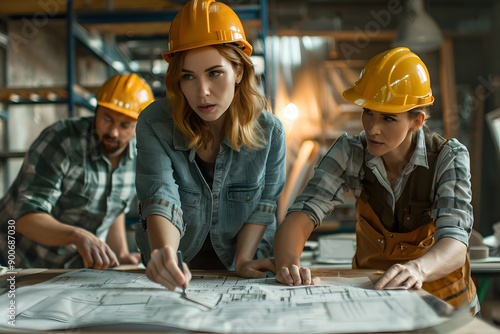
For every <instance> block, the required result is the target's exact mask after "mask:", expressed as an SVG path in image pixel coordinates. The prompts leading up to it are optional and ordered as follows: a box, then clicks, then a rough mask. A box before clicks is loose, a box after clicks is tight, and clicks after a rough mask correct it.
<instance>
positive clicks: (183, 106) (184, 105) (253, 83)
mask: <svg viewBox="0 0 500 334" xmlns="http://www.w3.org/2000/svg"><path fill="white" fill-rule="evenodd" d="M211 47H213V48H215V49H216V50H217V51H218V52H219V53H220V54H221V55H222V56H223V57H225V58H226V59H227V60H229V61H230V62H231V64H232V66H233V69H234V71H235V72H236V73H238V72H239V71H242V72H243V76H242V79H241V81H240V83H239V84H238V85H237V86H236V88H235V93H234V98H233V101H232V102H231V105H230V106H229V108H228V110H227V111H226V113H227V117H226V122H225V134H226V137H227V139H228V141H229V143H230V144H231V147H232V148H233V149H234V150H236V151H239V150H240V148H241V146H242V145H244V146H246V147H248V148H250V149H258V148H261V147H263V146H264V145H265V140H264V139H263V136H262V128H261V126H260V124H259V123H258V122H257V118H258V117H259V116H260V114H261V113H262V111H263V110H264V108H265V107H266V106H267V103H266V100H265V98H264V97H263V96H262V94H261V93H260V92H259V90H258V88H257V79H256V77H255V70H254V67H253V64H252V61H251V60H250V57H248V56H247V55H246V54H245V53H244V52H243V50H242V49H241V48H240V47H239V46H238V45H236V44H221V45H211ZM187 52H188V51H181V52H178V53H176V54H174V55H173V57H172V59H171V61H170V63H169V67H168V70H167V73H166V75H165V86H166V90H167V97H168V99H169V106H167V111H168V112H169V113H170V115H171V116H172V119H173V120H174V123H175V125H176V126H177V128H178V129H179V130H180V131H181V132H182V133H183V134H184V136H185V137H186V138H187V140H188V143H189V147H192V148H194V149H195V150H198V149H199V148H207V146H208V143H210V142H213V140H214V137H213V134H212V132H211V131H210V128H209V127H208V124H207V123H206V122H205V121H204V120H202V119H201V118H200V117H199V116H198V115H197V114H196V113H195V112H194V111H193V110H192V109H191V107H190V106H189V104H188V102H187V101H186V98H185V96H184V94H183V93H182V90H181V87H180V79H181V73H182V68H183V65H184V59H185V57H186V53H187Z"/></svg>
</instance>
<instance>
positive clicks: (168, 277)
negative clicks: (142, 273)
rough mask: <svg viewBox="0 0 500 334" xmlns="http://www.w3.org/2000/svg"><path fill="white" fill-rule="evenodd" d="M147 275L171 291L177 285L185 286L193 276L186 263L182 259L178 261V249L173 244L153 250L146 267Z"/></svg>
mask: <svg viewBox="0 0 500 334" xmlns="http://www.w3.org/2000/svg"><path fill="white" fill-rule="evenodd" d="M181 257H182V256H181ZM181 263H182V265H181ZM146 276H147V277H148V278H149V279H150V280H152V281H153V282H156V283H159V284H161V285H163V286H164V287H166V288H167V289H169V290H171V291H174V290H175V289H176V288H177V287H179V288H181V287H184V288H185V287H186V286H187V285H188V283H189V281H190V280H191V277H192V275H191V272H190V271H189V268H188V266H187V265H186V263H184V262H182V259H181V261H180V263H178V255H177V254H176V250H174V249H173V248H172V247H171V246H163V247H161V248H157V249H155V250H153V251H152V252H151V260H149V262H148V265H147V267H146Z"/></svg>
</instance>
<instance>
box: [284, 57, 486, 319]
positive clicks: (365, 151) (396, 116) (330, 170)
mask: <svg viewBox="0 0 500 334" xmlns="http://www.w3.org/2000/svg"><path fill="white" fill-rule="evenodd" d="M343 95H344V97H345V98H346V99H347V100H348V101H350V102H351V103H354V104H356V105H358V106H360V107H362V108H363V113H362V117H361V120H362V124H363V129H364V131H363V132H362V133H361V134H359V135H357V136H348V135H347V134H344V135H342V136H341V137H339V138H338V139H337V141H336V142H335V143H334V144H333V145H332V147H331V148H330V150H329V151H328V153H327V154H326V155H325V156H324V157H323V158H322V160H321V162H320V164H319V166H318V168H317V169H316V170H315V173H314V176H313V177H312V179H311V180H310V181H309V182H308V184H307V186H306V187H305V189H304V190H303V192H302V193H301V194H300V195H299V196H298V197H297V199H296V200H295V202H294V204H293V205H292V207H291V208H290V209H289V211H288V214H287V216H286V218H285V220H284V221H283V223H282V224H281V225H280V226H279V228H278V231H277V233H276V237H275V245H274V252H275V260H276V269H277V273H276V278H277V280H278V281H280V282H281V283H284V284H294V285H300V284H306V285H307V284H314V279H312V278H311V274H310V271H309V269H307V268H301V267H300V260H299V259H300V254H301V252H302V249H303V246H304V244H305V241H306V240H307V239H308V237H309V235H310V234H311V232H312V231H313V230H314V229H315V228H316V227H318V226H319V225H320V224H321V221H322V220H323V218H324V217H325V216H327V215H329V214H330V213H331V212H332V211H333V210H334V209H335V207H337V206H338V205H340V204H342V203H343V200H344V194H345V193H346V192H348V191H351V192H352V193H353V194H354V196H355V197H356V209H357V217H358V222H357V225H356V241H357V249H356V254H355V256H354V259H353V268H370V269H381V270H384V271H385V272H384V274H383V275H382V276H381V278H380V279H379V280H378V282H377V283H376V284H375V288H376V289H383V288H384V287H393V286H404V287H406V288H416V289H420V288H423V289H424V290H426V291H428V292H429V293H431V294H433V295H435V296H437V297H439V298H441V299H443V300H445V301H447V302H448V303H450V304H451V305H453V306H455V307H468V308H470V309H471V312H472V313H473V314H475V313H477V312H478V311H479V303H478V301H477V297H476V288H475V286H474V282H473V281H472V279H471V274H470V264H469V258H468V256H467V245H468V240H469V235H470V232H471V230H472V224H473V220H472V206H471V204H470V201H471V184H470V167H469V153H468V151H467V148H466V147H465V146H464V145H463V144H461V143H460V142H458V141H457V140H456V139H445V138H443V137H442V136H440V135H438V134H436V133H429V131H427V129H425V130H424V128H425V126H424V123H425V120H426V118H427V108H426V107H427V106H429V105H431V104H432V103H433V102H434V97H433V96H432V91H431V87H430V78H429V73H428V71H427V68H426V66H425V64H424V63H423V62H422V60H421V59H420V58H419V57H418V56H417V55H415V54H414V53H412V52H411V51H410V50H409V49H407V48H403V47H399V48H395V49H391V50H387V51H385V52H383V53H381V54H378V55H376V56H375V57H373V58H372V59H371V60H370V61H369V62H368V63H367V64H366V66H365V68H364V69H363V71H362V72H361V77H360V79H359V80H358V81H357V82H356V83H355V85H354V86H353V87H352V88H350V89H347V90H346V91H345V92H344V94H343Z"/></svg>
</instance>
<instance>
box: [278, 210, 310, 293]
mask: <svg viewBox="0 0 500 334" xmlns="http://www.w3.org/2000/svg"><path fill="white" fill-rule="evenodd" d="M313 230H314V222H313V221H312V220H311V219H310V218H309V217H308V216H307V214H305V213H303V212H292V213H290V214H288V215H287V216H286V218H285V220H284V221H283V223H281V224H280V226H279V227H278V230H277V231H276V236H275V238H274V257H275V262H276V263H275V264H276V279H277V280H278V282H280V283H283V284H288V285H301V284H304V285H309V284H318V283H319V279H318V278H311V272H310V270H309V269H308V268H301V267H300V255H301V254H302V251H303V250H304V245H305V244H306V241H307V239H308V238H309V236H310V235H311V233H312V231H313Z"/></svg>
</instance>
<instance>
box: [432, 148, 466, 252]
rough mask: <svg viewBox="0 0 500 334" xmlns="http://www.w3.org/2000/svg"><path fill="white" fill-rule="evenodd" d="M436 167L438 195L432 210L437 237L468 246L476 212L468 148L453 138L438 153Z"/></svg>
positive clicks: (437, 238)
mask: <svg viewBox="0 0 500 334" xmlns="http://www.w3.org/2000/svg"><path fill="white" fill-rule="evenodd" d="M436 168H437V171H436V180H437V183H436V191H435V193H436V195H435V196H436V197H435V201H434V202H435V207H434V209H433V210H432V216H433V217H434V221H435V223H436V232H435V238H436V240H439V239H442V238H454V239H456V240H459V241H461V242H463V243H464V244H465V245H468V243H469V236H470V234H471V232H472V225H473V211H472V205H471V200H472V190H471V182H470V178H471V175H470V159H469V152H468V151H467V148H466V147H465V146H464V145H462V144H460V143H459V142H458V141H456V140H455V139H450V140H449V141H448V144H447V145H446V146H445V147H444V148H443V150H442V151H441V153H440V155H439V156H438V160H437V167H436Z"/></svg>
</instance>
